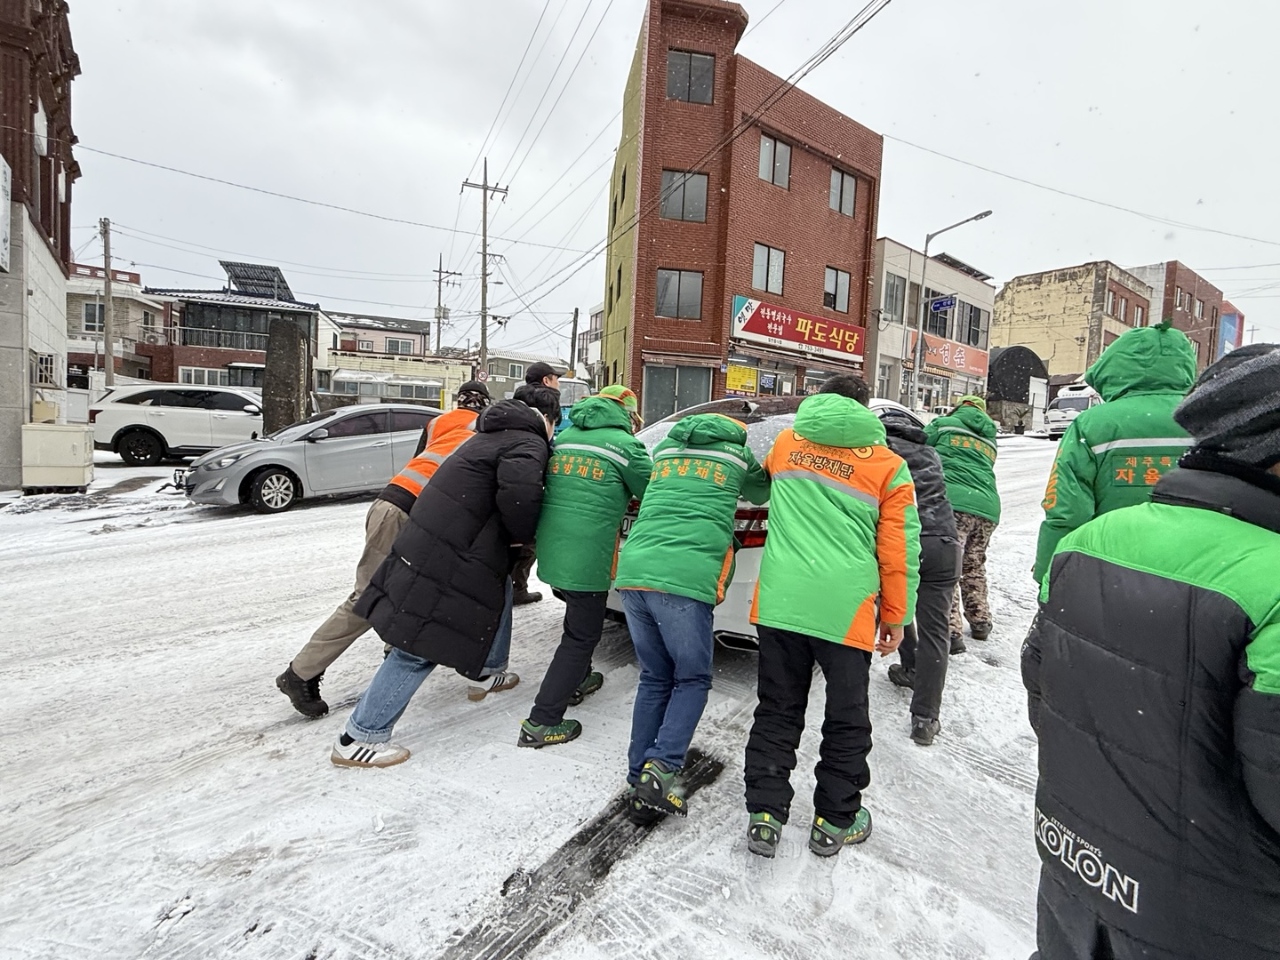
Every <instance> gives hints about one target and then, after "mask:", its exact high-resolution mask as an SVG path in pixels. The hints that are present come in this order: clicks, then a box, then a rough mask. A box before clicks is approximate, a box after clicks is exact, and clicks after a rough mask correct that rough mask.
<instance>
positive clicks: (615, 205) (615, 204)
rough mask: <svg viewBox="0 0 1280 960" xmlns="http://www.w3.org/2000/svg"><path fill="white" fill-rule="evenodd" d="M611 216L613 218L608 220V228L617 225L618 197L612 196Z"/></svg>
mask: <svg viewBox="0 0 1280 960" xmlns="http://www.w3.org/2000/svg"><path fill="white" fill-rule="evenodd" d="M611 216H612V218H613V219H611V220H610V221H609V226H610V228H613V227H616V226H617V225H618V198H617V197H614V198H613V213H612V215H611Z"/></svg>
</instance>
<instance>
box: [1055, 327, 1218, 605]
mask: <svg viewBox="0 0 1280 960" xmlns="http://www.w3.org/2000/svg"><path fill="white" fill-rule="evenodd" d="M1084 379H1085V382H1086V383H1088V384H1089V386H1091V387H1093V389H1095V390H1097V391H1098V394H1099V395H1100V396H1101V397H1102V399H1103V400H1104V401H1106V402H1105V403H1102V404H1100V405H1098V406H1096V407H1091V408H1090V409H1088V410H1085V411H1084V412H1083V413H1081V414H1080V415H1079V416H1078V417H1076V418H1075V419H1074V420H1072V421H1071V425H1070V426H1069V427H1068V428H1067V432H1066V433H1065V434H1063V437H1062V441H1061V442H1060V443H1059V445H1058V456H1057V459H1056V460H1055V461H1054V464H1053V470H1052V471H1051V472H1050V474H1049V485H1048V488H1047V489H1046V490H1045V495H1044V502H1043V503H1042V504H1041V506H1043V507H1044V522H1043V523H1041V524H1040V538H1039V542H1038V544H1037V546H1036V565H1035V570H1034V576H1035V578H1036V582H1037V583H1039V582H1041V581H1042V580H1043V579H1044V575H1045V572H1046V571H1047V570H1048V569H1049V561H1050V560H1051V559H1052V558H1053V553H1054V551H1055V550H1056V549H1057V547H1058V541H1060V540H1061V539H1062V538H1063V537H1065V536H1066V535H1067V534H1068V533H1070V532H1071V531H1072V530H1075V529H1076V528H1077V527H1081V526H1083V525H1084V524H1086V523H1087V522H1089V521H1090V520H1092V519H1093V518H1094V517H1097V516H1101V515H1102V514H1104V513H1109V512H1110V511H1112V510H1118V509H1119V508H1120V507H1131V506H1133V505H1135V504H1139V503H1146V502H1147V501H1148V500H1149V499H1151V488H1152V487H1154V486H1155V485H1156V483H1157V482H1158V481H1159V480H1160V478H1161V477H1162V476H1163V475H1164V474H1166V473H1168V472H1169V471H1170V470H1171V469H1173V467H1174V466H1175V465H1176V464H1177V462H1178V458H1179V457H1180V456H1182V454H1184V453H1186V451H1187V448H1188V447H1189V446H1191V438H1190V437H1189V436H1188V435H1187V432H1186V431H1185V430H1183V429H1182V428H1181V427H1180V426H1178V424H1177V423H1175V422H1174V419H1173V410H1174V407H1176V406H1177V405H1178V404H1179V403H1181V402H1182V398H1183V397H1184V396H1186V394H1187V391H1188V390H1190V389H1191V385H1192V384H1193V383H1195V379H1196V354H1195V349H1194V348H1193V347H1192V345H1191V341H1190V340H1188V339H1187V337H1186V335H1185V334H1184V333H1182V331H1180V330H1174V329H1172V328H1171V327H1170V325H1169V323H1168V321H1165V322H1164V323H1161V324H1159V325H1157V326H1154V327H1138V328H1137V329H1135V330H1130V331H1128V332H1127V333H1125V334H1124V335H1122V336H1121V337H1120V338H1119V339H1118V340H1116V341H1115V342H1114V343H1113V344H1111V346H1109V347H1107V349H1106V350H1105V351H1104V352H1103V354H1102V356H1101V357H1099V358H1098V359H1097V361H1096V362H1095V363H1094V364H1093V366H1091V367H1090V368H1089V371H1088V372H1087V373H1086V374H1085V375H1084Z"/></svg>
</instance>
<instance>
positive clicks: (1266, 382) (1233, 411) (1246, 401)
mask: <svg viewBox="0 0 1280 960" xmlns="http://www.w3.org/2000/svg"><path fill="white" fill-rule="evenodd" d="M1173 418H1174V419H1175V420H1176V421H1178V423H1179V424H1181V426H1182V428H1183V429H1184V430H1186V431H1187V433H1189V434H1191V436H1192V437H1194V438H1195V441H1196V448H1197V449H1199V450H1207V451H1211V452H1213V453H1217V454H1219V455H1221V456H1224V457H1227V458H1228V459H1231V460H1235V461H1236V462H1237V463H1244V464H1248V465H1250V466H1254V467H1259V468H1261V469H1263V470H1266V469H1268V468H1269V467H1271V466H1273V465H1275V464H1276V463H1280V344H1274V343H1251V344H1249V345H1247V346H1243V347H1238V348H1237V349H1235V350H1233V351H1231V352H1230V353H1229V354H1227V355H1226V356H1225V357H1223V358H1222V359H1221V360H1219V361H1218V362H1217V363H1215V364H1213V365H1212V366H1210V367H1209V368H1208V369H1207V370H1205V372H1204V373H1202V374H1200V379H1198V380H1197V381H1196V384H1195V386H1194V387H1192V388H1191V392H1190V393H1189V394H1187V398H1186V399H1185V400H1183V401H1182V403H1181V404H1180V405H1179V406H1178V409H1177V410H1175V411H1174V412H1173Z"/></svg>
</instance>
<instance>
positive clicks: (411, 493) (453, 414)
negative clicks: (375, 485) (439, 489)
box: [379, 407, 478, 513]
mask: <svg viewBox="0 0 1280 960" xmlns="http://www.w3.org/2000/svg"><path fill="white" fill-rule="evenodd" d="M477 416H478V414H477V413H476V411H475V410H467V409H465V408H461V407H460V408H459V409H457V410H450V411H449V412H448V413H442V414H440V416H438V417H434V418H432V420H431V422H430V423H428V424H427V429H426V440H427V445H426V449H424V450H423V451H422V452H421V453H420V454H418V455H417V456H416V457H414V458H413V459H412V460H410V461H409V462H408V463H407V464H406V465H405V467H404V469H403V470H401V471H400V472H399V473H398V474H396V475H395V476H394V477H392V478H391V482H390V483H389V484H388V485H387V487H386V489H384V490H383V491H382V493H381V494H380V495H379V498H380V499H382V500H387V501H389V502H390V503H394V504H395V505H396V506H398V507H400V509H401V510H403V511H404V512H405V513H408V512H409V511H410V510H412V509H413V502H414V501H415V500H417V499H418V496H419V495H420V494H421V493H422V488H423V487H425V486H426V485H427V483H428V482H430V480H431V477H432V476H433V475H434V474H435V472H436V470H438V469H439V468H440V464H442V463H444V462H445V460H446V459H448V457H449V455H450V454H451V453H453V451H455V450H457V449H458V447H460V446H462V444H463V443H464V442H465V441H467V440H469V439H471V438H472V437H474V436H475V435H476V417H477Z"/></svg>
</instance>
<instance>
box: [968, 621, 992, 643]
mask: <svg viewBox="0 0 1280 960" xmlns="http://www.w3.org/2000/svg"><path fill="white" fill-rule="evenodd" d="M969 632H970V633H971V634H973V639H975V640H985V639H987V637H989V636H991V624H990V623H971V624H969Z"/></svg>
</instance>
